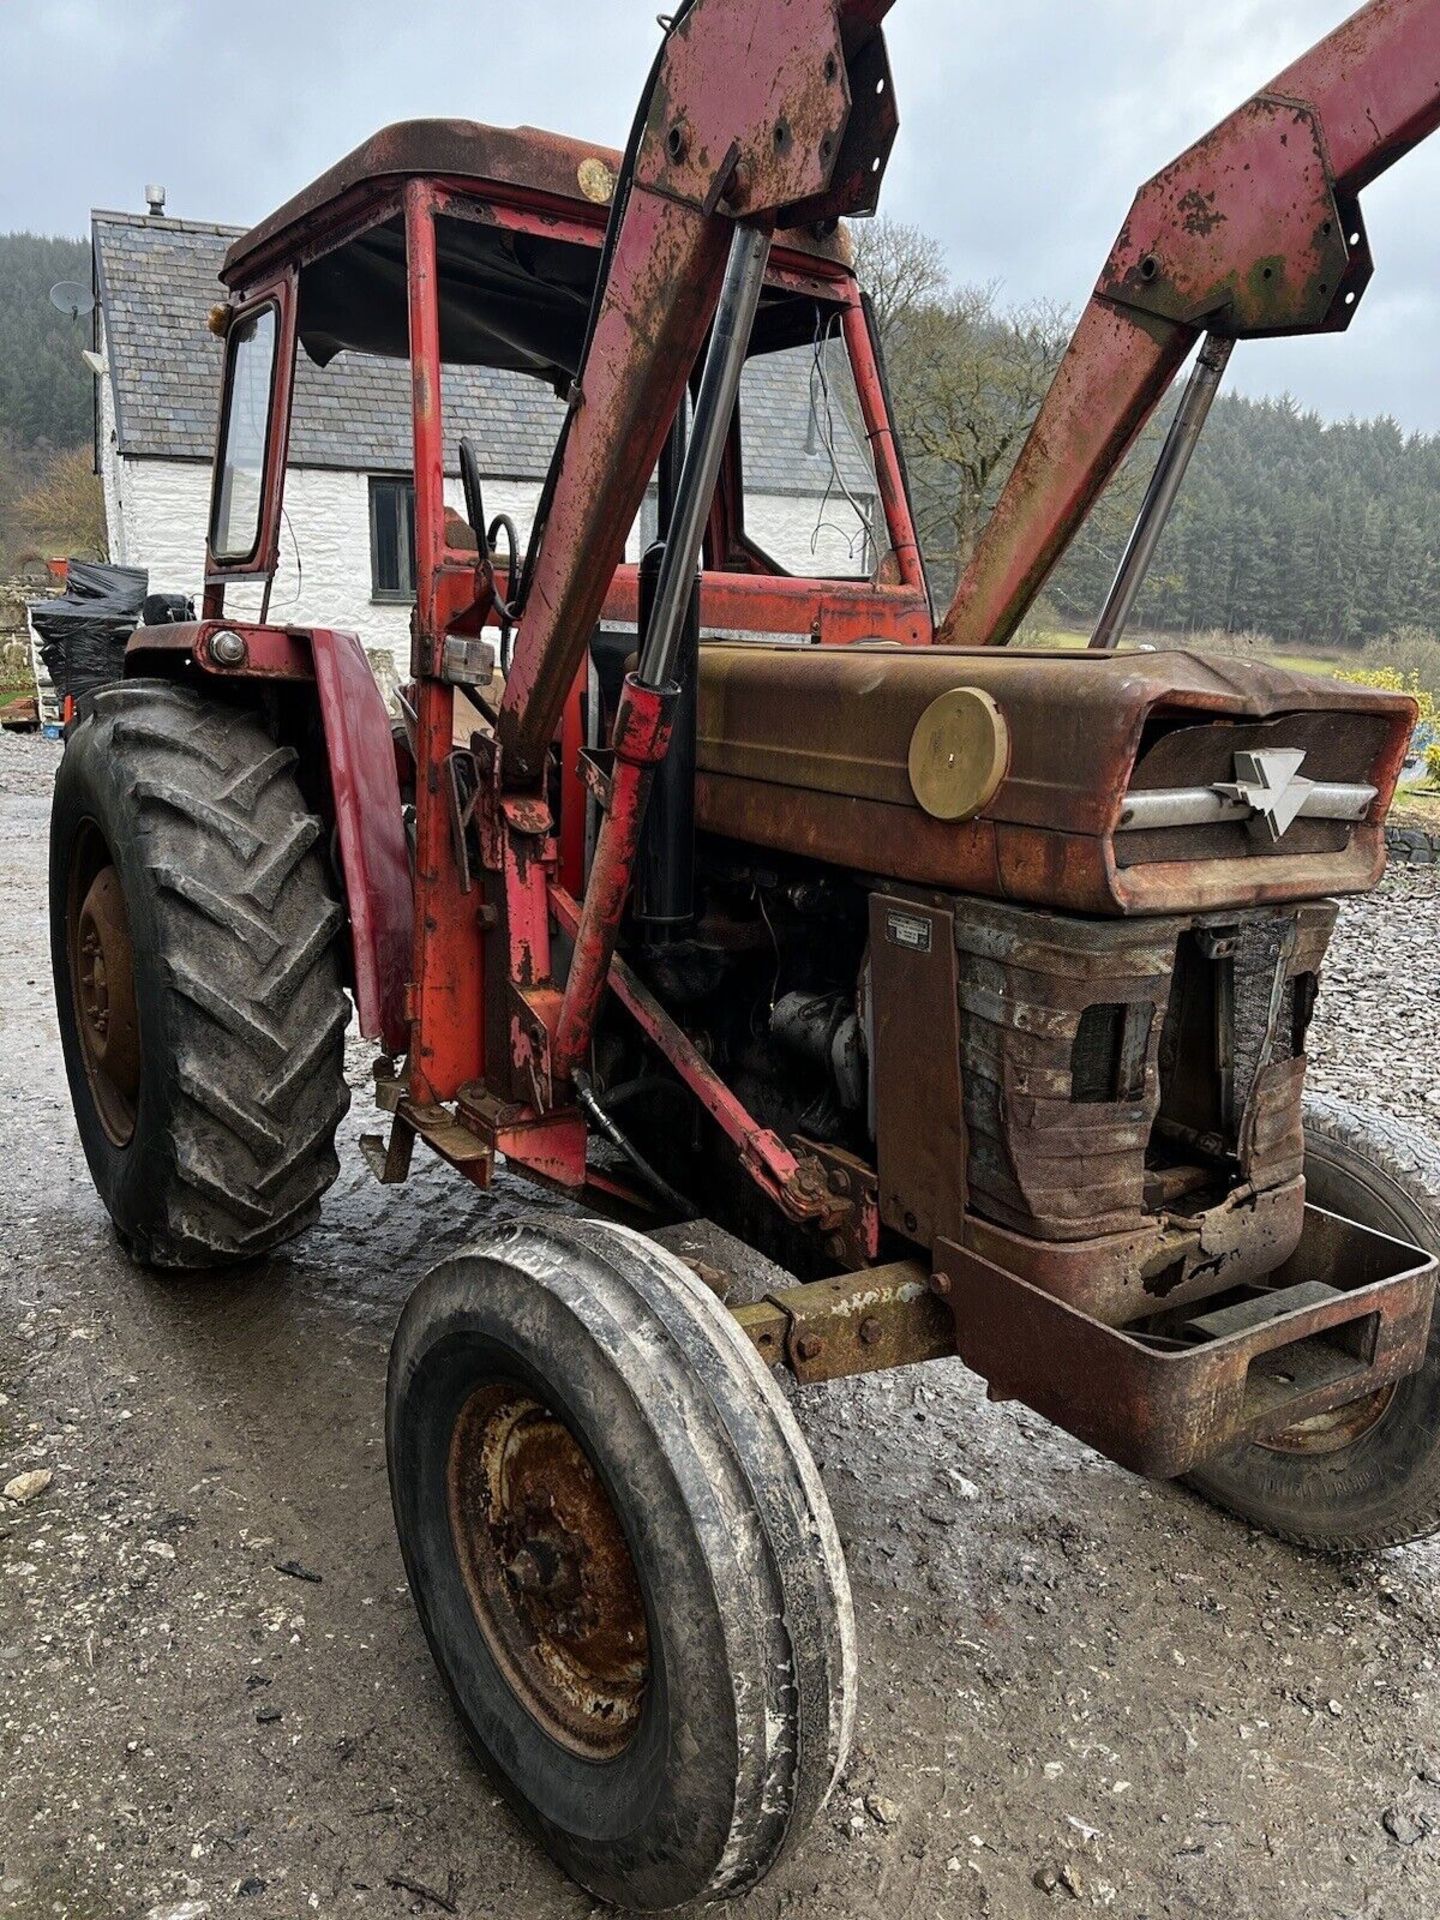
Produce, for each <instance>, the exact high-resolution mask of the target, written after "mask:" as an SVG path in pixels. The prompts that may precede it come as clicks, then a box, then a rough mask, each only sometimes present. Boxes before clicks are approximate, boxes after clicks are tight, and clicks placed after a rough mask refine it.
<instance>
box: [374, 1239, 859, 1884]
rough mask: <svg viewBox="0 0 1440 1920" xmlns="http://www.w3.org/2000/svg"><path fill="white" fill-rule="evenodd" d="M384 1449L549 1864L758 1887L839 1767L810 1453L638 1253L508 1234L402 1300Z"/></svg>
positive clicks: (436, 1640)
mask: <svg viewBox="0 0 1440 1920" xmlns="http://www.w3.org/2000/svg"><path fill="white" fill-rule="evenodd" d="M386 1437H387V1445H388V1453H389V1463H390V1483H391V1491H392V1494H393V1497H394V1503H395V1517H396V1522H397V1525H398V1528H399V1534H400V1545H401V1549H402V1552H403V1554H404V1559H405V1565H406V1570H407V1573H408V1575H409V1579H410V1588H411V1592H412V1594H413V1596H414V1599H415V1603H416V1606H417V1608H418V1610H419V1614H420V1620H421V1624H422V1625H423V1627H424V1629H425V1633H426V1636H427V1638H428V1639H429V1642H430V1647H431V1651H432V1652H433V1654H434V1656H435V1660H436V1663H437V1664H438V1666H439V1668H440V1672H441V1674H442V1676H443V1678H444V1680H445V1683H446V1685H447V1686H448V1688H449V1690H450V1694H451V1696H452V1698H453V1700H454V1703H455V1706H456V1709H457V1710H458V1712H459V1715H460V1719H461V1721H462V1723H463V1725H464V1728H465V1731H466V1733H467V1734H468V1736H469V1738H470V1741H471V1743H472V1745H473V1746H474V1747H475V1749H476V1751H477V1752H478V1753H479V1755H480V1757H481V1758H482V1759H483V1760H484V1761H485V1762H486V1764H487V1765H488V1766H489V1768H490V1769H491V1771H492V1772H493V1773H494V1775H495V1777H496V1779H497V1781H498V1782H499V1784H500V1786H501V1788H502V1789H503V1791H504V1792H505V1793H506V1795H507V1797H508V1798H509V1800H510V1801H511V1803H512V1805H513V1806H514V1807H515V1808H516V1810H517V1811H518V1812H519V1814H520V1815H521V1817H522V1818H523V1819H524V1820H525V1821H526V1823H527V1824H528V1825H529V1826H530V1827H531V1828H532V1829H533V1830H534V1831H535V1832H536V1833H537V1834H538V1836H539V1838H540V1839H541V1841H542V1842H543V1844H544V1845H545V1846H546V1847H547V1848H548V1850H549V1851H550V1853H551V1854H552V1855H553V1856H554V1857H555V1859H556V1860H557V1861H558V1862H559V1864H560V1865H561V1866H562V1867H564V1868H565V1870H566V1871H567V1872H569V1873H570V1874H571V1875H573V1877H574V1878H575V1879H577V1880H578V1881H580V1882H581V1883H582V1885H584V1886H585V1887H587V1888H589V1889H590V1890H591V1891H592V1892H594V1893H596V1894H598V1895H600V1896H601V1897H602V1898H604V1899H607V1900H611V1901H615V1902H617V1903H619V1904H622V1905H625V1906H628V1907H635V1908H641V1909H645V1910H649V1911H655V1910H660V1909H666V1908H671V1907H676V1906H682V1905H685V1904H687V1903H688V1902H690V1901H693V1900H700V1899H713V1898H715V1897H717V1896H720V1895H726V1894H733V1893H738V1892H741V1891H743V1890H744V1889H745V1888H746V1887H749V1886H752V1885H753V1884H754V1883H755V1882H756V1881H757V1880H758V1879H759V1878H760V1877H761V1876H762V1875H763V1874H764V1873H766V1872H767V1871H768V1870H769V1869H770V1868H771V1867H772V1866H773V1865H774V1864H775V1862H776V1860H777V1859H778V1858H779V1857H780V1855H781V1853H782V1851H783V1850H784V1848H785V1846H786V1843H787V1841H789V1840H790V1839H792V1838H794V1837H796V1836H798V1835H799V1834H801V1833H803V1832H804V1830H805V1828H806V1826H807V1825H808V1824H809V1821H810V1820H811V1818H812V1817H813V1816H814V1814H815V1813H816V1812H817V1811H818V1809H819V1807H820V1806H821V1804H822V1803H823V1801H824V1799H825V1797H826V1795H827V1793H828V1792H829V1790H830V1787H831V1785H832V1783H833V1781H834V1779H835V1776H836V1774H837V1772H838V1770H839V1768H840V1766H841V1764H842V1762H843V1760H844V1756H845V1752H846V1748H847V1745H848V1739H849V1728H850V1719H851V1714H852V1710H853V1702H854V1691H855V1654H854V1629H853V1620H852V1612H851V1604H850V1593H849V1586H848V1583H847V1580H846V1576H845V1568H844V1561H843V1559H842V1557H841V1553H840V1547H839V1543H838V1540H837V1538H836V1534H835V1528H834V1522H833V1520H832V1519H831V1516H830V1509H829V1505H828V1502H827V1500H826V1497H825V1493H824V1490H823V1488H822V1487H821V1484H820V1478H819V1475H818V1473H817V1472H816V1470H815V1465H814V1462H813V1461H812V1460H811V1459H810V1456H809V1453H808V1451H807V1449H806V1446H805V1442H804V1440H803V1439H802V1438H801V1435H800V1432H799V1430H798V1428H797V1427H796V1425H795V1422H794V1419H793V1417H792V1415H791V1413H790V1411H789V1408H788V1407H787V1405H786V1403H785V1401H784V1399H783V1398H782V1396H781V1395H780V1392H779V1390H778V1388H777V1387H776V1386H775V1383H774V1382H773V1381H772V1380H771V1378H770V1376H769V1374H768V1373H767V1372H766V1370H765V1368H764V1367H763V1366H762V1365H761V1364H760V1362H759V1360H758V1358H757V1357H756V1355H755V1353H754V1351H753V1350H752V1349H751V1347H750V1346H749V1343H748V1342H747V1341H746V1340H745V1339H744V1338H743V1336H742V1335H741V1334H740V1333H739V1331H738V1330H737V1328H736V1327H735V1325H734V1323H733V1322H732V1321H731V1319H730V1316H729V1315H728V1314H727V1313H726V1312H725V1310H724V1308H723V1307H722V1306H721V1305H720V1304H719V1302H718V1301H717V1300H716V1299H715V1297H714V1295H713V1294H711V1293H710V1291H709V1290H708V1289H707V1288H706V1287H704V1286H702V1285H701V1283H700V1282H699V1281H698V1280H697V1279H696V1278H695V1276H694V1275H693V1274H692V1273H691V1272H690V1271H689V1269H688V1268H686V1267H684V1266H682V1265H681V1264H680V1263H679V1262H678V1261H677V1260H675V1259H674V1258H673V1257H672V1256H671V1255H669V1254H667V1253H665V1252H663V1251H661V1249H659V1248H658V1247H655V1246H654V1245H652V1244H651V1243H650V1242H648V1241H646V1240H644V1239H643V1238H641V1236H640V1235H638V1234H634V1233H631V1232H628V1231H627V1230H625V1229H624V1228H620V1227H615V1226H608V1225H602V1224H601V1223H599V1222H594V1221H572V1222H546V1223H545V1224H544V1225H543V1226H541V1225H538V1224H520V1225H516V1226H510V1227H506V1228H503V1229H500V1230H498V1231H496V1232H494V1233H491V1234H489V1235H487V1236H486V1238H485V1240H484V1242H483V1243H482V1244H480V1245H478V1246H475V1247H473V1248H471V1249H470V1250H468V1251H466V1252H464V1253H461V1254H459V1255H457V1256H456V1257H454V1258H453V1259H450V1260H447V1261H446V1262H445V1263H444V1264H443V1265H441V1266H440V1267H437V1268H436V1269H435V1271H434V1272H433V1273H431V1274H430V1275H429V1276H428V1277H427V1278H426V1279H425V1280H424V1281H423V1282H422V1283H421V1285H420V1286H419V1287H418V1288H417V1290H416V1292H415V1293H414V1294H413V1296H412V1297H411V1299H410V1301H409V1303H408V1305H407V1306H406V1308H405V1311H404V1313H403V1315H402V1316H401V1320H400V1326H399V1330H398V1331H397V1333H396V1336H395V1344H394V1347H393V1350H392V1353H391V1361H390V1379H389V1393H388V1401H387V1426H386Z"/></svg>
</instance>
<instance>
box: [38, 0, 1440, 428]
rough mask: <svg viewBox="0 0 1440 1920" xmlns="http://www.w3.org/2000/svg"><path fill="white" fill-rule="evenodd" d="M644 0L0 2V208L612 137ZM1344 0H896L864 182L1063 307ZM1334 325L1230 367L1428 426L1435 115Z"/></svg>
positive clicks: (637, 77) (60, 223)
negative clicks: (567, 137) (875, 148)
mask: <svg viewBox="0 0 1440 1920" xmlns="http://www.w3.org/2000/svg"><path fill="white" fill-rule="evenodd" d="M656 10H657V7H656V0H505V3H504V4H501V3H500V0H399V4H397V0H0V101H3V109H0V230H4V229H7V228H13V227H30V228H35V229H38V230H40V231H44V232H59V233H70V234H81V233H83V232H84V231H85V230H86V223H87V220H88V215H89V210H90V208H91V207H92V206H100V207H124V208H132V209H134V210H135V211H137V212H138V211H143V206H144V202H143V198H142V190H143V188H144V186H145V183H146V182H147V181H151V180H153V181H158V182H160V183H162V184H163V185H164V186H165V187H166V189H167V190H168V194H169V209H168V210H169V211H170V212H171V213H173V214H176V215H178V216H181V217H190V218H193V219H203V220H219V221H233V222H240V223H248V222H250V221H253V220H257V219H259V218H260V217H261V216H262V215H263V214H265V213H267V212H268V211H270V209H271V208H273V207H274V206H276V205H278V204H279V203H280V202H281V201H282V200H284V199H286V198H288V196H289V195H290V194H291V193H292V192H294V191H295V189H296V188H297V187H299V186H301V185H303V184H304V183H305V182H306V181H307V180H309V179H311V178H313V177H314V175H316V174H317V173H319V172H321V171H323V169H324V168H325V167H327V166H328V165H329V164H330V163H331V162H332V161H334V160H336V159H338V158H339V157H340V155H341V154H343V153H345V152H347V151H348V150H349V148H351V147H352V146H354V145H355V144H356V143H357V142H358V141H359V140H361V139H362V138H363V137H364V136H365V135H366V134H368V133H371V132H373V131H374V130H375V129H376V128H377V127H379V126H382V125H384V124H385V123H386V122H387V121H390V120H399V119H405V118H410V117H413V116H417V115H425V114H437V115H458V116H463V117H467V118H472V119H477V120H490V121H494V122H496V123H498V124H515V123H520V122H527V121H528V122H530V123H531V124H533V125H538V126H546V127H551V128H555V129H557V130H560V131H564V132H569V133H574V134H576V135H579V136H581V137H589V138H592V139H594V140H596V141H597V142H605V143H608V144H612V145H618V144H620V142H621V141H622V140H623V138H624V135H625V132H626V129H627V127H628V125H629V121H630V115H631V113H632V111H633V108H634V103H635V99H636V96H637V94H638V92H639V89H640V87H641V85H642V84H643V81H644V77H645V74H646V71H647V69H648V66H649V62H650V58H651V55H652V51H653V48H654V45H655V41H656V35H657V30H656V27H655V20H654V15H655V12H656ZM1346 11H1347V7H1346V0H1207V4H1205V5H1204V6H1197V7H1181V6H1179V5H1177V4H1176V0H1003V4H1000V5H996V4H994V0H897V4H896V7H895V10H894V12H893V13H892V14H891V16H890V24H889V29H888V31H889V39H890V47H891V58H892V62H893V65H894V69H895V81H896V92H897V95H898V98H899V103H900V112H901V121H902V126H901V133H900V139H899V142H898V144H897V146H896V149H895V154H894V157H893V159H892V161H891V164H890V171H889V175H888V178H887V182H886V188H885V194H884V199H883V205H884V208H885V210H886V211H887V212H889V213H891V214H892V215H894V216H896V217H897V218H901V219H905V220H912V221H914V222H916V223H917V224H918V225H920V226H922V227H924V228H926V229H927V230H928V231H930V232H932V233H934V234H935V235H936V236H937V237H938V238H939V239H940V240H941V241H942V242H943V244H944V246H945V249H946V252H947V255H948V257H949V260H950V262H951V265H952V267H953V269H954V271H955V273H956V275H957V276H958V277H961V278H964V279H970V280H978V281H991V280H995V281H999V282H1000V283H1001V284H1002V286H1003V288H1004V291H1005V293H1006V294H1007V295H1008V296H1011V297H1013V298H1015V299H1023V298H1029V297H1031V296H1037V295H1045V296H1048V297H1051V298H1055V299H1058V300H1061V301H1064V302H1065V303H1067V304H1070V305H1074V306H1075V307H1077V308H1078V306H1079V305H1080V304H1081V303H1082V302H1083V301H1084V299H1085V297H1086V296H1087V294H1088V292H1089V290H1090V288H1091V286H1092V285H1093V284H1094V280H1095V276H1096V274H1097V272H1098V271H1099V268H1100V265H1101V263H1102V261H1103V260H1104V258H1105V256H1106V254H1107V253H1108V251H1109V249H1110V245H1111V243H1112V241H1113V239H1114V237H1115V233H1116V231H1117V229H1118V228H1119V225H1120V222H1121V219H1122V218H1123V216H1124V214H1125V212H1126V209H1127V207H1128V205H1129V202H1130V199H1131V197H1132V195H1133V193H1134V190H1135V188H1136V187H1137V186H1138V185H1139V184H1140V182H1141V181H1142V180H1144V179H1146V178H1147V177H1148V176H1149V175H1150V174H1151V173H1153V172H1155V171H1156V170H1157V168H1159V167H1160V166H1162V165H1164V163H1165V162H1166V161H1168V160H1170V159H1171V158H1173V157H1174V156H1175V154H1177V153H1178V152H1179V151H1180V150H1181V149H1182V148H1183V147H1185V146H1186V145H1188V144H1189V142H1190V141H1191V140H1193V139H1194V138H1196V137H1197V136H1198V135H1199V134H1201V133H1203V132H1204V131H1205V129H1206V128H1207V127H1208V126H1210V125H1211V124H1212V123H1213V122H1214V121H1215V120H1216V119H1218V118H1220V117H1221V116H1222V115H1223V114H1224V113H1225V112H1226V111H1228V109H1229V108H1230V107H1232V106H1234V105H1236V104H1237V103H1238V102H1239V101H1240V100H1241V99H1243V98H1244V97H1245V96H1246V95H1247V94H1249V93H1251V92H1253V91H1254V90H1255V88H1256V87H1257V86H1259V85H1261V84H1263V83H1264V82H1265V81H1266V80H1268V79H1269V78H1271V77H1272V76H1273V75H1274V74H1275V73H1276V72H1278V71H1279V70H1280V69H1281V68H1283V67H1284V66H1285V65H1287V64H1288V62H1289V61H1290V59H1292V58H1293V57H1294V56H1295V55H1296V54H1298V53H1300V52H1301V51H1303V49H1304V48H1305V47H1307V46H1308V45H1309V44H1310V43H1311V42H1312V41H1313V40H1315V39H1316V38H1318V37H1319V35H1321V34H1322V33H1324V32H1326V31H1327V30H1328V29H1329V28H1330V27H1332V26H1334V25H1335V24H1337V23H1338V22H1339V20H1340V19H1341V18H1343V17H1344V14H1345V12H1346ZM1365 210H1366V215H1367V219H1368V224H1369V228H1370V235H1371V240H1372V244H1373V247H1374V251H1375V256H1376V260H1377V263H1378V269H1379V270H1378V272H1377V275H1376V278H1375V281H1374V284H1373V286H1372V288H1371V290H1370V292H1369V294H1368V295H1367V296H1366V298H1365V301H1364V303H1363V305H1362V307H1361V310H1360V313H1359V315H1358V317H1357V319H1356V321H1355V323H1354V325H1353V327H1352V329H1351V331H1350V333H1349V334H1348V335H1344V336H1339V337H1334V338H1322V339H1310V340H1299V341H1278V342H1270V341H1267V342H1249V343H1246V344H1244V345H1242V347H1241V348H1240V349H1239V350H1238V351H1237V353H1236V356H1235V360H1234V362H1233V363H1232V372H1231V375H1230V379H1231V383H1232V384H1233V385H1235V386H1238V387H1240V388H1242V389H1243V390H1245V391H1247V392H1253V393H1262V392H1279V391H1282V390H1286V389H1288V390H1289V391H1290V392H1291V393H1293V394H1294V395H1295V396H1296V397H1297V398H1298V399H1299V400H1300V401H1301V402H1302V403H1303V404H1305V405H1307V406H1313V407H1315V408H1317V409H1318V410H1319V411H1320V412H1322V413H1323V414H1326V415H1327V416H1331V417H1338V416H1343V415H1345V414H1348V413H1352V412H1356V413H1377V412H1389V413H1393V414H1394V415H1395V416H1396V417H1397V418H1398V419H1399V420H1400V421H1401V423H1402V424H1403V425H1405V426H1406V427H1415V428H1423V429H1425V430H1427V431H1432V432H1433V431H1440V248H1437V246H1436V243H1435V233H1436V222H1437V214H1440V138H1437V139H1436V140H1435V141H1434V142H1432V143H1431V147H1430V148H1429V149H1421V150H1420V151H1419V152H1418V153H1416V154H1414V155H1412V156H1411V157H1410V158H1409V159H1408V160H1406V161H1404V162H1403V163H1402V164H1401V165H1400V166H1399V167H1398V168H1396V169H1395V170H1394V171H1393V172H1391V173H1390V174H1389V175H1388V176H1386V177H1385V178H1384V179H1382V180H1380V181H1379V182H1377V184H1376V185H1375V186H1374V187H1372V188H1371V189H1370V191H1369V193H1368V195H1367V196H1366V200H1365Z"/></svg>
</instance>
